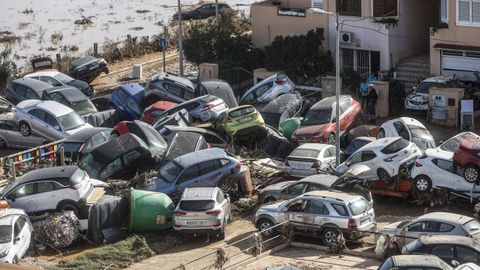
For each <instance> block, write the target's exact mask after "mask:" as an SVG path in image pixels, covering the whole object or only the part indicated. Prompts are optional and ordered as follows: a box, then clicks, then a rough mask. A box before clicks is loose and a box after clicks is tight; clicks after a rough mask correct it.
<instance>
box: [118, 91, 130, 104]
mask: <svg viewBox="0 0 480 270" xmlns="http://www.w3.org/2000/svg"><path fill="white" fill-rule="evenodd" d="M117 96H118V99H119V100H120V102H121V103H122V104H123V103H125V101H126V100H127V98H128V95H127V93H125V92H124V91H123V90H122V89H118V92H117Z"/></svg>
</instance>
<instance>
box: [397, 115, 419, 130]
mask: <svg viewBox="0 0 480 270" xmlns="http://www.w3.org/2000/svg"><path fill="white" fill-rule="evenodd" d="M395 120H400V121H402V122H403V123H404V124H406V125H410V126H417V127H422V128H425V126H424V125H423V124H422V123H421V122H420V121H418V120H417V119H415V118H412V117H400V118H397V119H393V120H391V121H395Z"/></svg>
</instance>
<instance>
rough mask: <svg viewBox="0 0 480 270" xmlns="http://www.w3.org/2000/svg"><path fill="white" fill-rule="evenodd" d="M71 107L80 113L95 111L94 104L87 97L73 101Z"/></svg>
mask: <svg viewBox="0 0 480 270" xmlns="http://www.w3.org/2000/svg"><path fill="white" fill-rule="evenodd" d="M71 107H72V109H73V110H74V111H76V112H78V113H79V114H82V115H84V114H89V113H94V112H96V109H95V106H94V105H93V103H92V102H91V101H90V100H89V99H87V100H83V101H78V102H73V103H72V104H71Z"/></svg>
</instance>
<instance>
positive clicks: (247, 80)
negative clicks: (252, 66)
mask: <svg viewBox="0 0 480 270" xmlns="http://www.w3.org/2000/svg"><path fill="white" fill-rule="evenodd" d="M219 77H220V79H222V80H224V81H226V82H228V83H229V84H230V85H231V86H232V89H233V92H234V93H235V96H236V97H241V96H243V94H244V93H245V92H246V91H247V90H248V89H249V88H250V87H252V86H253V85H254V82H253V74H252V73H251V72H250V71H248V70H246V69H244V68H241V67H233V68H230V69H226V70H221V71H220V72H219Z"/></svg>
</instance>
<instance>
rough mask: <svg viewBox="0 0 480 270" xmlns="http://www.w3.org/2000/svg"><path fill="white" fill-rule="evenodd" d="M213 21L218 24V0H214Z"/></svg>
mask: <svg viewBox="0 0 480 270" xmlns="http://www.w3.org/2000/svg"><path fill="white" fill-rule="evenodd" d="M215 22H216V23H217V24H218V0H215Z"/></svg>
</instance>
